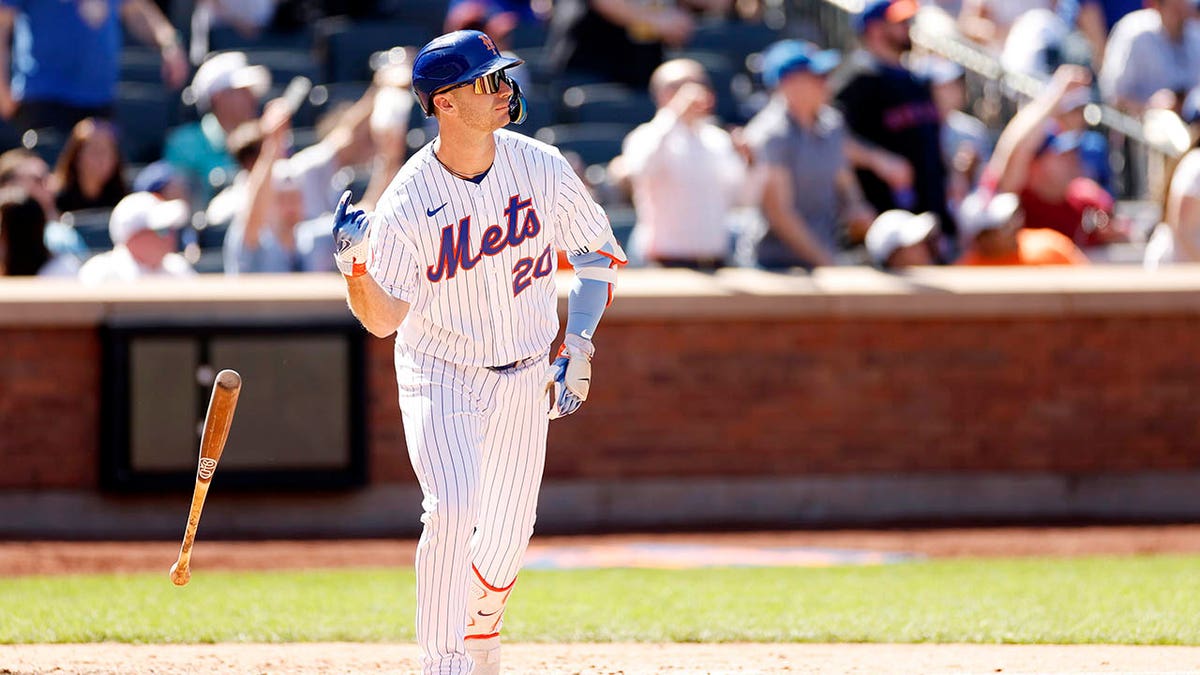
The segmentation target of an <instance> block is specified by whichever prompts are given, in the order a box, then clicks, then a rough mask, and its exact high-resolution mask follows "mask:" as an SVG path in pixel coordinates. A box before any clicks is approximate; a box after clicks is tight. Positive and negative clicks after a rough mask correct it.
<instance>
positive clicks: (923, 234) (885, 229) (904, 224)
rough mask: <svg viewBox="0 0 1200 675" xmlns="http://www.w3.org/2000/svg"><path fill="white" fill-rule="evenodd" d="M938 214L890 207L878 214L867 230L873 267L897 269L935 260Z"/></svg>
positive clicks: (930, 262) (925, 263) (868, 248)
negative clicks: (889, 209)
mask: <svg viewBox="0 0 1200 675" xmlns="http://www.w3.org/2000/svg"><path fill="white" fill-rule="evenodd" d="M937 226H938V222H937V217H936V216H934V215H933V214H932V213H920V214H916V213H912V212H911V211H905V210H903V209H892V210H891V211H884V212H883V213H881V214H879V217H878V218H876V219H875V220H874V222H872V223H871V229H869V230H867V237H866V245H867V254H868V255H869V256H870V257H871V262H872V263H874V264H875V266H877V267H879V268H880V269H884V270H898V269H903V268H905V267H913V266H916V265H932V264H933V263H934V255H933V253H934V245H935V244H934V241H935V239H936V237H935V236H934V233H935V232H936V231H937Z"/></svg>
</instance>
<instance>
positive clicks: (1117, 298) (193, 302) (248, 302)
mask: <svg viewBox="0 0 1200 675" xmlns="http://www.w3.org/2000/svg"><path fill="white" fill-rule="evenodd" d="M570 280H571V276H570V274H569V273H562V274H560V275H559V279H558V281H559V295H560V299H561V300H562V301H563V302H565V298H566V291H567V288H568V286H569V283H570ZM617 297H618V299H617V301H616V302H614V303H613V306H612V307H611V308H610V309H609V313H610V316H612V317H616V318H620V319H640V318H652V319H655V320H667V321H670V320H677V319H688V320H696V319H756V318H780V317H785V318H786V317H795V318H822V317H823V318H839V319H845V318H854V317H871V318H879V317H912V318H950V317H971V316H1011V317H1020V316H1070V315H1089V316H1091V315H1130V314H1200V265H1178V266H1175V267H1172V268H1169V269H1166V270H1163V271H1160V272H1157V273H1153V274H1151V273H1147V272H1145V271H1143V270H1142V269H1141V268H1140V267H1138V266H1132V265H1104V266H1100V265H1097V266H1092V267H1082V268H979V269H975V268H971V269H967V268H957V267H929V268H920V269H916V270H913V271H911V272H908V273H905V274H885V273H882V272H878V271H876V270H873V269H870V268H865V267H836V268H822V269H818V270H817V271H816V272H814V273H813V274H811V275H810V274H804V273H802V272H797V273H794V274H775V273H768V272H761V271H758V270H750V269H728V270H722V271H721V272H718V273H716V274H703V273H698V272H692V271H690V270H660V269H633V270H625V271H623V272H622V273H621V281H620V284H619V289H618V293H617ZM349 316H350V315H349V311H348V310H347V308H346V301H345V291H344V287H343V285H342V282H341V280H340V278H339V277H338V276H337V275H333V274H294V275H247V276H241V277H224V276H216V275H214V276H201V277H198V278H196V279H190V280H171V279H161V280H154V281H153V282H149V281H148V282H144V283H125V284H122V283H117V284H108V285H104V286H92V287H89V286H83V285H80V284H78V283H75V282H72V281H61V280H42V279H38V280H29V279H0V325H3V326H32V325H59V326H81V325H96V324H99V323H102V322H105V321H110V320H121V319H129V320H139V319H146V318H163V317H173V318H175V319H178V320H189V321H195V320H241V319H244V318H247V317H251V318H257V319H261V320H274V319H281V320H287V319H292V318H296V317H304V318H308V319H324V320H329V319H347V318H349Z"/></svg>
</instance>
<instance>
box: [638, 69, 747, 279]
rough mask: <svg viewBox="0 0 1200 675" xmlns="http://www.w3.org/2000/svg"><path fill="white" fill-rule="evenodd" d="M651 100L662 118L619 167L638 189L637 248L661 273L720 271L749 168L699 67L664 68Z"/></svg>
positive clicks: (644, 128) (643, 129)
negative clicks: (717, 116)
mask: <svg viewBox="0 0 1200 675" xmlns="http://www.w3.org/2000/svg"><path fill="white" fill-rule="evenodd" d="M650 93H651V95H652V96H653V97H654V101H655V104H656V105H657V106H658V112H657V114H655V116H654V119H652V120H650V121H649V122H647V123H645V124H642V125H641V126H639V127H638V128H636V129H634V130H633V131H632V132H630V134H629V135H628V136H627V137H626V138H625V142H624V144H623V146H622V153H621V160H620V161H619V162H617V164H616V166H618V167H620V168H621V170H623V171H625V172H627V174H628V176H629V178H630V182H631V183H632V188H633V204H634V208H635V209H636V211H637V224H636V225H635V227H634V231H633V234H632V235H631V248H632V249H633V250H634V251H635V252H636V253H637V254H638V255H639V256H640V257H641V258H642V259H643V260H645V261H647V262H650V263H655V264H658V265H661V266H663V267H686V268H691V269H702V270H712V269H717V268H719V267H722V266H724V264H725V262H726V258H727V256H728V255H729V253H730V246H731V241H732V237H731V233H730V210H731V209H732V208H733V207H734V206H735V203H736V202H737V200H738V198H739V197H740V196H741V194H742V192H743V187H744V185H745V181H746V163H745V160H744V159H743V157H742V156H741V155H740V154H739V153H738V151H737V150H736V149H735V147H734V144H733V141H732V139H731V138H730V135H729V134H728V133H727V132H726V131H725V130H724V129H722V128H721V127H719V126H717V125H716V124H715V123H714V122H713V110H714V106H715V105H716V96H715V95H714V93H713V90H712V86H711V84H710V83H709V79H708V75H707V73H706V72H705V71H704V67H703V66H702V65H700V64H699V63H698V62H696V61H693V60H691V59H675V60H672V61H667V62H666V63H663V64H662V65H660V66H659V67H658V68H657V69H656V70H655V71H654V74H653V75H652V76H651V79H650Z"/></svg>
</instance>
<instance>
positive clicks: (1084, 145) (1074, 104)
mask: <svg viewBox="0 0 1200 675" xmlns="http://www.w3.org/2000/svg"><path fill="white" fill-rule="evenodd" d="M1091 103H1094V101H1093V100H1092V89H1091V88H1079V89H1075V90H1073V91H1070V92H1068V93H1067V94H1066V95H1065V96H1063V99H1062V101H1060V102H1059V104H1058V107H1057V108H1056V109H1055V111H1054V115H1053V118H1054V123H1055V125H1056V126H1057V129H1058V130H1059V131H1060V132H1062V133H1077V134H1079V161H1080V164H1081V167H1082V169H1083V175H1085V176H1087V177H1088V178H1091V179H1092V180H1094V181H1096V182H1097V183H1098V184H1100V186H1101V187H1103V188H1104V189H1105V190H1107V191H1108V192H1109V193H1110V194H1111V193H1112V192H1113V185H1112V182H1113V172H1112V167H1111V166H1110V165H1109V158H1108V138H1107V136H1106V135H1105V134H1103V133H1101V132H1100V131H1097V130H1095V129H1092V128H1091V125H1090V124H1088V121H1087V118H1086V117H1085V116H1084V112H1085V110H1086V109H1087V106H1088V105H1089V104H1091Z"/></svg>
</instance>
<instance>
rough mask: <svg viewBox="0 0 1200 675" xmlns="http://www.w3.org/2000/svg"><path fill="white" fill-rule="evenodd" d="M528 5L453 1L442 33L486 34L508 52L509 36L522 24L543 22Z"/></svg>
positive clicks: (506, 0)
mask: <svg viewBox="0 0 1200 675" xmlns="http://www.w3.org/2000/svg"><path fill="white" fill-rule="evenodd" d="M540 20H541V17H539V16H538V15H537V13H536V12H535V11H534V9H533V7H532V6H531V5H530V3H529V2H516V1H514V0H451V2H450V6H449V8H447V10H446V20H445V22H444V25H443V28H442V29H443V31H444V32H446V33H450V32H453V31H456V30H477V31H482V32H484V33H487V35H488V37H490V38H492V40H493V41H495V43H496V46H497V47H499V48H500V49H502V50H507V49H509V46H510V45H509V41H508V36H509V35H510V34H511V33H512V32H513V29H515V28H516V27H517V25H518V24H520V23H521V22H523V21H540Z"/></svg>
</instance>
